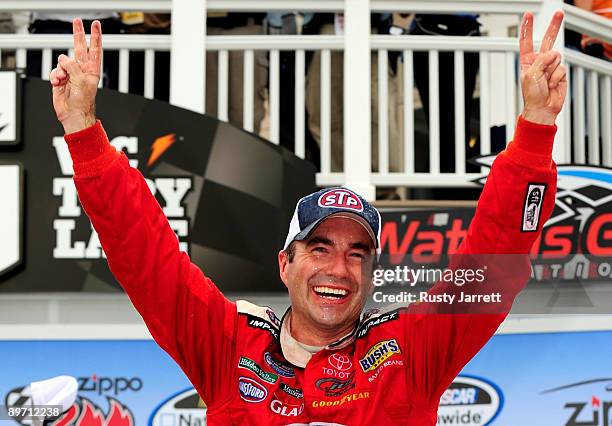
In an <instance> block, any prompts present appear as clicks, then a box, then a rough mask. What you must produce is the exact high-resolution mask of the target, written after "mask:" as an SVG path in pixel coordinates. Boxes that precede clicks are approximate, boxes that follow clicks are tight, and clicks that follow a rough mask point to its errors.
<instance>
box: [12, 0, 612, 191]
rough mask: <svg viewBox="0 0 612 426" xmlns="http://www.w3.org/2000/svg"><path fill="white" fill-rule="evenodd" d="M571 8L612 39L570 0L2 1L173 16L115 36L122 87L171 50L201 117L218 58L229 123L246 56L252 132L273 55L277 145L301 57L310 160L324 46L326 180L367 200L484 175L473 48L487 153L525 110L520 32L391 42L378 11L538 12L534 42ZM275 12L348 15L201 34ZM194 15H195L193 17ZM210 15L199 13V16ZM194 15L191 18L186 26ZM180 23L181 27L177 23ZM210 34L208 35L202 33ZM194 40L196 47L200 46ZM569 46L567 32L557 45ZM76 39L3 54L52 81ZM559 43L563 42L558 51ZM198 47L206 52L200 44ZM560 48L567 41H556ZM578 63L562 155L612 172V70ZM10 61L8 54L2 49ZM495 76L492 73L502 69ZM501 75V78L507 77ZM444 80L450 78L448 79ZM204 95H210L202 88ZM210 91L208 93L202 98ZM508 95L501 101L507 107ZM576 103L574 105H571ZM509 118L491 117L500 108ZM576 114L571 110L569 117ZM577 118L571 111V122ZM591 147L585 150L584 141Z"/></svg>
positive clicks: (51, 38)
mask: <svg viewBox="0 0 612 426" xmlns="http://www.w3.org/2000/svg"><path fill="white" fill-rule="evenodd" d="M558 8H564V9H565V11H566V15H567V18H566V22H567V27H568V28H572V29H574V30H576V31H579V32H582V33H587V34H589V35H592V36H596V37H600V38H603V39H604V40H607V41H610V39H611V34H612V25H611V24H610V22H609V21H606V20H605V19H603V18H599V17H597V16H595V15H593V14H590V13H588V12H584V11H582V10H577V9H576V8H574V7H571V6H564V5H563V3H562V1H561V0H546V1H540V0H513V1H485V0H474V1H467V0H454V1H450V0H449V1H427V2H424V1H405V0H402V1H399V0H386V1H385V0H371V1H367V0H350V1H347V2H346V4H345V2H344V1H341V0H331V1H330V0H260V1H255V0H206V1H204V0H180V1H178V0H177V1H174V2H172V1H170V0H158V1H150V0H146V1H145V0H92V1H85V0H78V1H76V0H53V1H51V0H3V1H2V2H0V11H19V10H21V11H23V10H38V11H51V10H53V11H57V10H63V11H73V10H83V9H89V10H96V11H103V10H112V11H117V10H142V11H150V12H153V11H172V13H173V20H174V19H178V17H180V16H183V17H185V16H188V17H185V18H184V19H183V20H181V25H180V26H179V25H173V34H172V35H171V36H154V35H106V36H105V38H104V44H105V48H106V49H109V50H118V51H119V52H120V53H119V65H118V66H119V83H118V84H119V90H120V91H122V92H127V91H128V90H129V87H128V76H129V68H130V67H129V52H131V51H144V52H145V67H144V75H143V78H144V82H145V84H144V86H145V93H144V94H145V96H147V97H149V98H152V97H154V91H153V81H154V77H155V66H154V55H155V52H158V51H171V58H172V59H171V61H172V65H171V82H170V88H171V94H170V100H171V102H172V103H175V104H177V105H180V106H184V107H188V108H190V109H194V110H196V111H202V112H203V111H204V105H205V103H204V96H205V95H204V94H205V90H206V89H205V52H206V51H209V52H211V51H212V52H217V53H218V59H219V60H218V82H217V89H218V99H217V105H218V108H217V109H218V111H217V115H218V117H220V118H221V119H224V120H227V118H228V79H227V70H228V52H230V51H243V52H245V61H244V67H245V68H244V71H245V73H244V75H245V76H246V78H244V84H243V88H244V97H243V99H244V117H243V118H244V121H243V125H244V127H245V128H246V129H247V130H251V129H253V115H254V114H253V90H254V87H253V86H254V81H253V74H254V66H255V64H254V60H253V57H254V52H255V51H265V52H266V53H267V55H268V58H269V94H268V111H269V133H268V134H267V137H268V138H269V139H270V140H271V141H272V142H273V143H279V128H280V122H279V114H280V112H279V109H280V99H281V93H280V89H279V79H280V70H279V65H280V64H279V55H280V52H281V51H293V52H295V65H296V66H295V70H296V71H295V141H294V142H295V152H296V154H297V155H298V156H300V157H302V158H304V156H305V152H306V149H305V137H304V135H305V129H306V126H307V123H306V122H305V80H306V76H305V65H304V64H305V56H306V52H308V51H320V52H321V58H322V61H321V63H322V68H321V85H320V87H321V93H320V95H321V96H320V102H321V105H320V107H321V108H320V110H321V119H320V125H321V141H320V143H321V164H320V169H321V172H320V173H319V174H318V176H317V182H318V184H319V185H322V186H327V185H336V184H346V185H349V186H351V187H353V188H354V189H356V190H358V191H360V192H361V193H363V194H364V195H365V196H367V197H368V198H374V188H375V187H376V186H408V187H435V186H446V187H461V186H470V185H472V184H471V181H472V180H473V179H474V178H475V177H476V176H477V174H474V173H467V172H466V152H465V148H466V147H465V141H464V135H465V132H466V129H465V128H464V124H463V123H464V120H463V116H462V114H463V108H462V107H459V106H462V105H463V98H464V96H465V94H464V93H463V90H462V88H463V84H462V80H463V72H462V71H463V67H462V63H463V61H464V54H465V52H478V55H479V58H480V70H479V85H478V86H477V91H478V92H479V96H480V140H481V141H480V151H481V154H489V153H490V150H491V141H490V138H489V134H490V133H489V132H490V127H491V126H492V125H506V132H507V134H506V138H507V140H510V139H511V137H512V132H513V127H514V122H515V117H516V115H517V114H518V113H519V112H520V108H521V104H522V100H521V92H520V89H519V85H518V81H517V76H518V71H517V62H518V58H517V52H518V41H517V39H516V38H511V37H444V38H441V37H429V36H390V35H371V36H370V22H369V16H370V12H371V11H376V12H385V11H392V12H399V11H404V12H421V13H424V12H430V13H453V12H477V13H499V14H509V15H514V16H515V17H516V22H517V23H518V20H519V16H520V15H521V14H522V13H523V12H524V11H526V10H532V11H534V12H536V14H537V19H536V38H537V37H538V35H540V36H541V34H543V29H544V28H545V25H546V23H547V22H548V19H549V17H550V15H551V14H552V11H553V10H554V9H558ZM213 10H223V11H244V12H247V11H272V10H301V11H319V12H322V11H325V12H336V11H343V12H344V13H345V36H340V35H336V36H334V35H331V36H330V35H320V36H278V35H273V36H267V35H254V36H208V37H205V36H202V37H201V38H198V37H195V36H194V34H196V33H198V32H197V31H193V29H194V28H196V29H197V28H205V19H204V16H206V12H207V11H213ZM196 12H197V13H196ZM200 12H201V13H200ZM185 20H189V22H185ZM173 22H174V21H173ZM202 34H204V32H202ZM194 38H195V39H196V40H194ZM558 41H559V43H560V46H562V43H563V40H562V36H561V37H560V39H559V40H558ZM71 43H72V40H71V37H67V36H59V35H0V52H6V51H16V61H17V66H18V67H25V66H26V65H27V64H26V57H27V54H26V52H27V51H28V50H30V49H38V50H41V49H42V52H43V53H42V59H43V60H42V69H41V76H42V77H43V78H47V76H48V72H49V71H50V69H51V67H52V64H53V61H54V58H52V49H69V48H70V46H71ZM559 43H558V44H559ZM193 46H200V47H202V49H199V48H196V47H193ZM557 48H558V49H559V46H557ZM560 50H561V51H562V53H563V54H564V56H565V60H566V61H567V63H568V64H569V65H570V76H571V87H570V93H571V94H572V96H571V97H569V99H570V102H571V104H570V103H568V106H567V107H566V108H565V111H564V114H563V115H562V116H561V117H560V118H559V123H558V124H559V131H558V140H557V144H556V151H555V158H556V159H557V161H559V162H570V161H574V162H578V163H580V162H584V163H589V164H598V165H608V166H612V148H611V147H612V140H611V133H612V132H611V129H610V126H611V120H610V117H611V116H612V114H611V107H610V100H611V99H612V95H611V92H610V90H611V89H610V76H611V72H612V65H610V63H608V62H604V61H600V60H596V59H593V58H590V57H588V56H586V55H583V54H581V53H577V52H573V51H569V50H567V49H560ZM332 51H343V52H344V87H345V90H344V100H343V105H344V123H345V125H344V164H345V167H344V170H343V171H342V172H332V171H331V166H330V162H331V161H330V159H331V146H332V143H334V141H332V140H331V132H330V125H331V120H330V115H331V113H332V112H331V97H332V93H331V90H330V81H331V78H332V77H331V67H330V55H331V52H332ZM371 51H375V52H378V53H380V54H378V55H377V56H375V57H376V58H377V63H375V64H372V65H373V66H376V67H377V68H378V73H377V75H378V82H377V83H378V89H379V90H378V93H377V94H376V98H375V99H370V97H371V95H370V84H371V81H370V78H371V77H370V66H371V64H370V59H371V55H370V52H371ZM389 51H398V52H400V53H401V54H402V56H403V67H402V72H401V76H400V78H401V79H402V80H403V83H404V84H403V87H404V89H403V93H402V94H401V96H402V98H403V106H404V114H403V117H402V120H403V128H404V132H403V135H402V136H401V137H402V140H401V141H399V142H398V141H390V140H389V131H388V125H389V124H388V123H389V117H388V114H387V108H378V117H377V118H378V122H379V123H378V126H379V127H378V134H377V139H378V140H377V143H378V151H379V153H380V155H379V157H378V164H377V168H378V171H377V172H376V173H371V164H370V162H371V161H370V158H371V147H370V143H371V140H370V129H371V122H370V105H371V102H372V101H374V102H378V105H387V104H388V81H387V72H386V71H387V68H388V66H389V64H388V63H387V60H386V58H387V55H386V54H385V53H387V52H389ZM420 51H424V52H428V53H429V64H430V70H429V80H430V106H429V117H430V129H429V130H430V131H429V142H428V144H429V147H428V148H429V164H428V172H415V138H414V132H413V131H412V129H414V105H415V102H416V100H415V99H414V91H413V90H412V86H413V81H414V76H413V72H412V60H413V53H414V52H420ZM444 51H448V52H453V54H454V58H455V67H454V68H455V71H456V72H455V73H454V78H455V93H454V102H455V105H456V106H457V107H458V108H455V123H456V124H455V126H456V127H455V141H454V145H455V171H454V172H452V173H441V172H440V165H439V161H440V154H441V152H440V151H441V148H440V136H439V135H440V133H439V125H440V117H439V115H438V96H437V84H436V82H437V81H439V79H440V78H441V76H438V71H437V66H435V65H436V63H437V58H438V55H439V52H444ZM0 55H2V53H0ZM494 70H495V71H494ZM500 70H503V71H502V74H503V75H500ZM442 78H444V77H443V76H442ZM200 89H201V91H200ZM194 93H202V94H203V96H202V97H199V96H194ZM500 99H502V101H501V102H500ZM569 105H571V108H570V107H569ZM500 108H503V109H504V111H503V113H502V114H501V116H502V117H503V119H501V120H499V119H497V120H493V119H492V118H491V117H492V112H495V115H496V116H497V117H499V116H500V111H499V109H500ZM571 111H573V113H571ZM570 114H571V115H570ZM586 141H588V143H587V142H586ZM390 142H392V143H400V144H401V150H400V151H401V152H402V155H403V168H402V170H400V171H393V172H390V171H389V146H390Z"/></svg>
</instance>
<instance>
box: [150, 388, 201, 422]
mask: <svg viewBox="0 0 612 426" xmlns="http://www.w3.org/2000/svg"><path fill="white" fill-rule="evenodd" d="M205 424H206V404H204V401H202V398H200V396H199V395H198V393H197V391H196V390H195V389H193V388H189V389H185V390H182V391H180V392H178V393H176V394H174V395H172V396H170V397H169V398H167V399H165V400H164V401H162V402H161V403H160V404H159V405H158V406H157V408H156V409H155V411H153V413H152V414H151V416H150V417H149V422H148V426H168V425H180V426H202V425H205Z"/></svg>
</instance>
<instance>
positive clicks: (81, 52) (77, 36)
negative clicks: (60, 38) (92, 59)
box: [72, 18, 87, 63]
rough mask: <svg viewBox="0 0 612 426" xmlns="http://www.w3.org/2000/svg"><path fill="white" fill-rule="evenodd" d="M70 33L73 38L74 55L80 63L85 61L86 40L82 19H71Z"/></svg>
mask: <svg viewBox="0 0 612 426" xmlns="http://www.w3.org/2000/svg"><path fill="white" fill-rule="evenodd" d="M72 35H73V38H74V57H75V58H76V60H77V61H78V62H80V63H83V62H85V61H87V40H86V39H85V29H84V28H83V21H81V19H79V18H76V19H75V20H74V21H72Z"/></svg>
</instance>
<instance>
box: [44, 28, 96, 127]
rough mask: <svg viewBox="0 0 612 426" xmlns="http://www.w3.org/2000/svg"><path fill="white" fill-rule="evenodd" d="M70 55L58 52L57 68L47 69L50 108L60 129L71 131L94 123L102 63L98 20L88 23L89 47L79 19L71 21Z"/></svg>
mask: <svg viewBox="0 0 612 426" xmlns="http://www.w3.org/2000/svg"><path fill="white" fill-rule="evenodd" d="M72 32H73V35H74V56H75V57H74V58H69V57H68V56H66V55H60V56H59V58H58V64H57V67H55V68H54V69H53V71H51V75H50V76H49V81H50V82H51V86H53V108H54V109H55V114H56V115H57V119H58V120H59V121H60V122H61V123H62V126H64V131H65V132H66V133H67V134H68V133H74V132H77V131H79V130H82V129H85V128H87V127H90V126H92V125H93V124H95V122H96V113H95V106H96V92H97V90H98V82H99V81H100V67H101V64H102V28H101V26H100V22H99V21H94V22H93V23H92V24H91V40H90V47H89V50H88V49H87V40H86V39H85V29H84V28H83V21H81V20H80V19H75V20H74V21H73V22H72Z"/></svg>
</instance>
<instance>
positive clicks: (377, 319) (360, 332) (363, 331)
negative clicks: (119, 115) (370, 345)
mask: <svg viewBox="0 0 612 426" xmlns="http://www.w3.org/2000/svg"><path fill="white" fill-rule="evenodd" d="M403 310H405V308H399V309H394V310H384V311H381V312H378V313H376V314H373V315H370V316H369V317H366V319H365V320H363V321H362V322H361V324H359V327H358V328H357V336H356V338H357V339H361V338H362V337H365V336H366V335H367V334H368V332H369V331H370V329H371V328H373V327H378V326H379V325H381V324H384V323H386V322H389V321H394V320H396V319H398V318H399V316H400V313H401V312H402V311H403Z"/></svg>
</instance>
